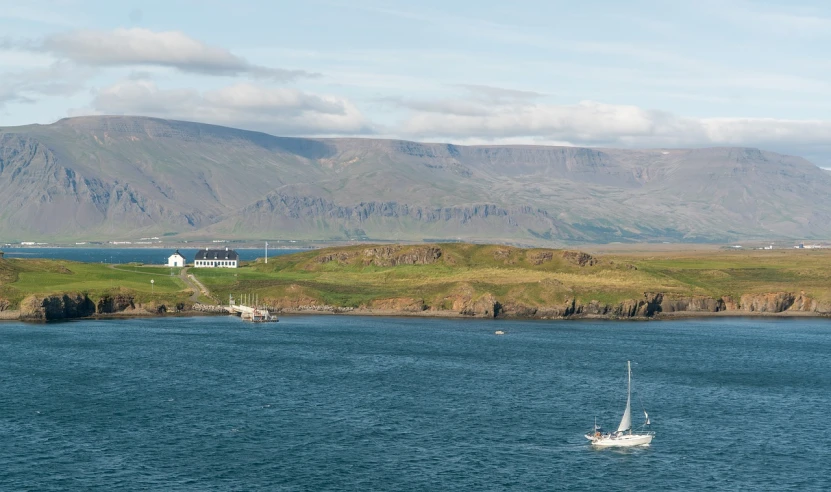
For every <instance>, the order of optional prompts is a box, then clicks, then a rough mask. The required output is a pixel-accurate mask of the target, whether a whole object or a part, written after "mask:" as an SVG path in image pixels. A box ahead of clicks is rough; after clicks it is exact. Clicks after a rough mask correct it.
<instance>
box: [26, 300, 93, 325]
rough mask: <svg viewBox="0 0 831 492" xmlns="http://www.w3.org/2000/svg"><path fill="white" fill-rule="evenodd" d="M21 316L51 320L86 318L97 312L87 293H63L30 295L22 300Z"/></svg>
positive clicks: (28, 318) (30, 318)
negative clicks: (40, 295)
mask: <svg viewBox="0 0 831 492" xmlns="http://www.w3.org/2000/svg"><path fill="white" fill-rule="evenodd" d="M20 308H21V309H20V311H21V312H20V318H21V319H26V320H35V321H51V320H61V319H72V318H86V317H89V316H92V315H94V314H95V303H94V302H92V300H90V298H89V297H87V296H86V295H85V294H63V295H54V296H47V297H43V298H41V297H36V296H30V297H27V298H26V299H24V300H23V302H21V306H20Z"/></svg>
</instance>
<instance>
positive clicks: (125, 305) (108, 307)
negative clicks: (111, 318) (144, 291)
mask: <svg viewBox="0 0 831 492" xmlns="http://www.w3.org/2000/svg"><path fill="white" fill-rule="evenodd" d="M134 301H135V300H134V298H133V296H128V295H124V294H116V295H115V296H109V295H105V296H104V297H102V298H101V299H99V300H98V311H97V312H98V314H111V313H118V312H121V311H124V310H126V309H135V308H136V305H135V302H134Z"/></svg>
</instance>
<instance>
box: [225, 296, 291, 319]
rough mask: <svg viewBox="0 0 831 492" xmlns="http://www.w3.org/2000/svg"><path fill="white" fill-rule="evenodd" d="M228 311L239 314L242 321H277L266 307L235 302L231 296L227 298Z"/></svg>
mask: <svg viewBox="0 0 831 492" xmlns="http://www.w3.org/2000/svg"><path fill="white" fill-rule="evenodd" d="M227 309H228V312H229V313H232V314H237V315H239V317H240V318H242V320H243V321H251V322H252V323H276V322H277V321H279V319H278V318H277V316H275V315H273V314H271V313H270V312H269V311H268V309H267V308H265V307H263V306H247V305H245V304H237V303H236V302H235V301H234V298H233V297H230V296H229V298H228V307H227Z"/></svg>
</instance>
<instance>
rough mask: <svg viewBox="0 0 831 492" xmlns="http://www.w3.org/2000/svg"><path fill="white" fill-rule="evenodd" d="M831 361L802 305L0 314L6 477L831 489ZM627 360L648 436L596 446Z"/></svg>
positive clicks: (188, 485)
mask: <svg viewBox="0 0 831 492" xmlns="http://www.w3.org/2000/svg"><path fill="white" fill-rule="evenodd" d="M497 329H499V330H503V331H505V332H506V334H505V335H504V336H496V335H494V331H495V330H497ZM829 354H831V322H829V321H828V320H802V319H799V320H784V319H776V320H767V319H726V320H722V319H719V320H685V321H665V322H588V321H586V322H574V321H572V322H530V321H529V322H517V321H497V322H495V321H482V320H441V319H426V320H425V319H405V318H363V317H327V316H317V317H285V318H284V319H282V320H281V322H280V323H278V324H270V325H251V324H244V323H243V322H241V321H239V320H238V319H236V318H226V317H218V318H167V319H137V320H119V321H77V322H69V323H60V324H33V325H32V324H22V323H17V322H11V323H0V490H166V491H167V490H174V491H175V490H194V491H207V490H310V491H323V490H360V491H363V490H396V491H399V490H401V491H404V490H436V491H445V490H459V491H473V490H523V491H524V490H777V491H778V490H800V491H802V490H829V489H831V465H830V464H831V451H830V450H829V440H828V439H829V436H831V424H829V420H831V419H829V413H831V358H829ZM627 360H632V361H633V362H634V364H633V385H634V397H633V407H635V408H636V409H638V410H639V411H638V412H636V414H635V419H634V420H635V421H636V422H640V419H639V418H638V417H640V415H641V413H640V409H641V408H642V405H643V407H644V408H646V409H647V411H649V414H650V417H651V418H652V422H653V426H652V427H653V430H655V431H656V432H657V436H656V438H655V441H654V442H653V445H652V446H651V447H648V448H641V449H632V450H628V451H614V450H594V449H592V448H591V447H589V446H588V445H587V441H586V440H585V439H584V438H583V434H584V433H585V432H587V431H588V430H589V429H590V428H591V426H592V424H593V422H594V418H595V416H597V418H598V420H599V421H600V422H602V423H603V424H605V426H606V427H607V428H608V427H614V426H616V424H617V422H618V421H619V419H620V416H621V413H622V411H623V408H624V405H625V399H626V394H625V382H626V361H627Z"/></svg>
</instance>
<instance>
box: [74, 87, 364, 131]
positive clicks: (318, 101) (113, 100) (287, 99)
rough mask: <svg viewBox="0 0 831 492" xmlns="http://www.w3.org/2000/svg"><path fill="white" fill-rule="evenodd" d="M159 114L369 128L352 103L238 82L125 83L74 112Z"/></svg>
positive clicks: (262, 125)
mask: <svg viewBox="0 0 831 492" xmlns="http://www.w3.org/2000/svg"><path fill="white" fill-rule="evenodd" d="M84 113H86V114H89V113H94V114H129V115H144V116H157V117H161V118H172V119H184V120H192V121H198V122H205V123H215V124H220V125H228V126H234V127H240V128H246V129H255V130H261V131H266V132H269V133H274V134H278V135H354V134H366V133H371V131H372V130H371V126H370V125H369V123H368V122H367V120H366V119H365V118H364V116H363V115H362V114H361V112H360V111H359V110H358V108H357V107H355V105H354V104H352V103H351V102H350V101H349V100H347V99H345V98H342V97H338V96H331V95H320V94H311V93H307V92H303V91H299V90H297V89H291V88H282V87H280V88H274V87H261V86H257V85H253V84H248V83H241V84H235V85H231V86H227V87H223V88H220V89H216V90H210V91H205V92H200V91H196V90H193V89H160V88H159V87H157V86H156V84H155V83H153V82H151V81H148V80H125V81H122V82H119V83H117V84H115V85H113V86H110V87H107V88H105V89H102V90H100V91H98V93H97V94H96V95H95V97H94V98H93V101H92V105H91V107H90V108H87V109H83V110H75V112H74V114H84Z"/></svg>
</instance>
